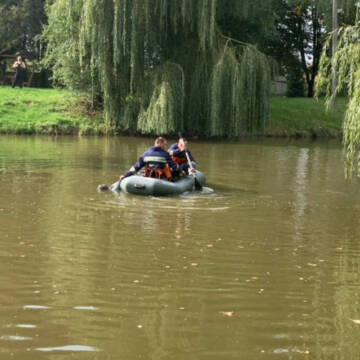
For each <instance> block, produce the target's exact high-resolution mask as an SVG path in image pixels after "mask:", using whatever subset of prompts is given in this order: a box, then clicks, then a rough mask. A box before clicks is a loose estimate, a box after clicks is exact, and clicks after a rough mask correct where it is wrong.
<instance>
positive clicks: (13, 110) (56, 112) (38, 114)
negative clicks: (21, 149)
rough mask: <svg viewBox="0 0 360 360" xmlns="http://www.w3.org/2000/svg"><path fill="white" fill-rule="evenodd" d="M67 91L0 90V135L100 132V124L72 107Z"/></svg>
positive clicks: (4, 88)
mask: <svg viewBox="0 0 360 360" xmlns="http://www.w3.org/2000/svg"><path fill="white" fill-rule="evenodd" d="M75 104H76V102H75V101H74V95H73V94H72V93H71V92H70V91H68V90H54V89H33V88H23V89H19V88H15V89H12V88H11V87H7V86H2V87H0V133H2V134H78V133H79V132H82V133H96V132H101V129H100V127H101V125H102V121H99V119H94V118H92V117H90V116H86V115H85V112H81V111H78V110H77V109H78V107H77V106H74V105H75Z"/></svg>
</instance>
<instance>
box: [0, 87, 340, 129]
mask: <svg viewBox="0 0 360 360" xmlns="http://www.w3.org/2000/svg"><path fill="white" fill-rule="evenodd" d="M79 104H80V105H79ZM344 112H345V101H344V100H341V99H340V100H339V101H338V106H337V109H336V110H335V111H333V112H329V113H326V111H325V107H324V103H323V102H322V101H319V102H317V101H316V100H313V99H307V98H295V99H287V98H280V97H279V98H272V99H271V106H270V120H269V123H268V126H267V128H266V135H267V136H339V135H340V134H341V127H342V120H343V116H344ZM0 133H2V134H78V133H80V134H101V133H104V124H103V122H102V120H101V115H100V114H93V113H90V112H89V111H87V110H86V102H85V101H84V99H79V98H75V97H74V96H73V94H72V93H71V92H70V91H67V90H53V89H28V88H24V89H18V88H17V89H12V88H10V87H0Z"/></svg>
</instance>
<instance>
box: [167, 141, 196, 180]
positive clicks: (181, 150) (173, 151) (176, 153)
mask: <svg viewBox="0 0 360 360" xmlns="http://www.w3.org/2000/svg"><path fill="white" fill-rule="evenodd" d="M186 153H187V154H188V155H189V159H190V161H191V165H192V167H193V168H194V169H195V168H196V162H195V159H194V157H193V156H192V154H191V152H190V150H189V149H188V148H187V141H186V140H185V139H184V138H180V139H179V141H178V142H177V143H175V144H172V145H171V146H170V149H169V154H170V156H171V158H172V160H173V161H174V162H176V163H177V164H178V165H179V171H180V172H182V171H183V172H185V173H187V174H188V173H189V167H190V166H189V163H188V158H187V156H186Z"/></svg>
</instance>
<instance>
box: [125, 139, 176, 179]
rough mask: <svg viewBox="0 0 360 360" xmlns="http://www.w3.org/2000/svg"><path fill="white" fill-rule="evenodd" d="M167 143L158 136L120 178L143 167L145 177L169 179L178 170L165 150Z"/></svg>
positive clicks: (132, 173)
mask: <svg viewBox="0 0 360 360" xmlns="http://www.w3.org/2000/svg"><path fill="white" fill-rule="evenodd" d="M166 145H167V141H166V139H164V138H163V137H158V138H156V140H155V143H154V146H152V147H151V148H150V149H148V150H146V151H145V152H144V153H143V154H142V155H141V156H140V158H139V160H138V162H137V163H136V164H135V165H134V166H133V167H132V168H131V169H130V170H129V171H127V172H126V173H125V174H124V175H121V176H120V180H122V179H124V178H126V177H129V176H131V175H134V174H135V173H137V172H138V171H139V170H141V169H142V168H145V174H144V175H145V176H146V177H154V178H158V179H166V180H169V181H170V180H171V179H172V174H173V173H174V172H176V171H178V169H179V166H178V164H177V163H176V162H174V161H173V160H172V159H171V156H170V155H169V153H168V152H167V151H166V150H165V149H166Z"/></svg>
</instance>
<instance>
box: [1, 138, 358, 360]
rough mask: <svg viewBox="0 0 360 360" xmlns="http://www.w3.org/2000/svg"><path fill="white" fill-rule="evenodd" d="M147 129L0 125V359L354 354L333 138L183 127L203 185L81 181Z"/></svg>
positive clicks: (351, 188)
mask: <svg viewBox="0 0 360 360" xmlns="http://www.w3.org/2000/svg"><path fill="white" fill-rule="evenodd" d="M151 142H152V141H151V139H140V138H116V139H106V138H89V139H82V138H80V139H77V138H46V137H43V138H37V137H26V138H25V137H0V184H1V189H2V191H1V192H0V239H1V242H0V257H1V262H0V286H1V292H0V305H1V306H0V359H2V358H4V359H8V358H9V357H10V356H16V358H17V359H29V358H36V359H50V358H52V356H54V354H56V358H57V359H61V360H62V359H68V358H69V356H74V357H75V358H77V359H118V358H123V359H129V360H131V359H139V358H142V359H153V360H159V359H176V360H177V359H179V360H180V359H181V360H182V359H185V358H190V359H214V360H215V359H216V360H217V359H239V356H240V357H241V356H243V358H244V359H303V358H304V357H309V358H314V359H336V360H349V359H350V360H352V359H358V354H359V352H360V345H359V344H358V341H357V340H358V339H357V335H358V331H360V328H359V326H360V325H359V324H358V322H357V321H356V320H360V311H359V304H358V300H357V299H358V298H359V296H358V292H359V273H360V272H359V259H360V257H359V254H360V248H359V247H360V245H359V243H358V239H359V235H360V226H359V219H360V217H359V215H360V205H359V204H358V200H357V199H358V196H359V190H358V181H357V180H352V181H348V182H346V181H345V180H344V178H343V169H342V155H341V146H340V144H337V143H331V142H326V143H321V142H314V143H312V142H307V143H306V142H286V141H252V142H243V143H240V144H230V143H200V142H199V143H193V144H191V145H192V146H191V150H192V152H193V153H194V155H196V158H197V162H198V164H199V166H200V169H201V170H202V171H204V173H205V174H206V176H207V179H208V187H209V189H205V191H204V192H203V193H195V194H186V195H184V196H179V197H169V198H154V197H145V198H144V197H139V196H131V195H127V194H124V193H120V194H118V195H114V194H112V193H100V194H99V193H97V191H96V188H97V185H98V184H99V183H112V182H114V181H115V180H116V179H117V178H118V176H119V174H120V173H122V172H123V171H124V170H126V169H128V168H129V167H130V166H131V165H132V164H133V163H134V162H135V161H136V160H137V158H138V156H139V155H140V154H141V153H142V152H143V150H144V149H145V148H146V147H148V146H150V145H151ZM354 320H355V321H354Z"/></svg>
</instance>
